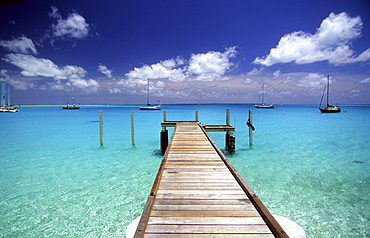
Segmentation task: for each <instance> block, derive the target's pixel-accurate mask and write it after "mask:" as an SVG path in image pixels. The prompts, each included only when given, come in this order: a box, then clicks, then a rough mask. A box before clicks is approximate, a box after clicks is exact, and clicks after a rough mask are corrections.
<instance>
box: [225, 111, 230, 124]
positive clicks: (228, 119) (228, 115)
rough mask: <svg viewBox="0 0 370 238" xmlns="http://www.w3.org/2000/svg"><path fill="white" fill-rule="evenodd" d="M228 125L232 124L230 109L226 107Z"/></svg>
mask: <svg viewBox="0 0 370 238" xmlns="http://www.w3.org/2000/svg"><path fill="white" fill-rule="evenodd" d="M226 125H228V126H230V109H226Z"/></svg>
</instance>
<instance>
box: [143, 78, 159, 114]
mask: <svg viewBox="0 0 370 238" xmlns="http://www.w3.org/2000/svg"><path fill="white" fill-rule="evenodd" d="M158 102H159V101H158ZM139 109H140V110H161V103H160V102H159V104H155V105H152V104H150V103H149V79H148V90H147V95H146V106H143V107H139Z"/></svg>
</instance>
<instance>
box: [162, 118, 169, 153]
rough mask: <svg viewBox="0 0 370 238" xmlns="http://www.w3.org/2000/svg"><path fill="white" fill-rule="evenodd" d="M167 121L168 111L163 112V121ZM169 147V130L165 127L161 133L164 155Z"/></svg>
mask: <svg viewBox="0 0 370 238" xmlns="http://www.w3.org/2000/svg"><path fill="white" fill-rule="evenodd" d="M166 120H167V113H166V111H163V121H166ZM167 146H168V130H167V128H166V127H165V126H162V131H161V150H162V153H164V152H165V151H166V149H167Z"/></svg>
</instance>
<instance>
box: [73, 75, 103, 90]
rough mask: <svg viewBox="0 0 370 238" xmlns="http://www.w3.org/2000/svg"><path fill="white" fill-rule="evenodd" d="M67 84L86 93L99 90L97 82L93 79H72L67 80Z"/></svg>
mask: <svg viewBox="0 0 370 238" xmlns="http://www.w3.org/2000/svg"><path fill="white" fill-rule="evenodd" d="M69 82H70V83H71V85H72V86H73V87H76V88H79V89H82V90H83V91H86V92H97V91H98V90H99V88H100V84H99V82H98V81H96V80H94V79H81V78H72V79H69Z"/></svg>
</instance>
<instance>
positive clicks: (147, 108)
mask: <svg viewBox="0 0 370 238" xmlns="http://www.w3.org/2000/svg"><path fill="white" fill-rule="evenodd" d="M139 109H140V110H161V108H160V107H140V108H139Z"/></svg>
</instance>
